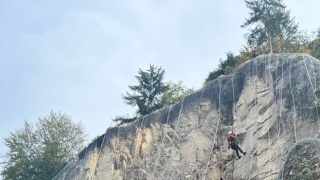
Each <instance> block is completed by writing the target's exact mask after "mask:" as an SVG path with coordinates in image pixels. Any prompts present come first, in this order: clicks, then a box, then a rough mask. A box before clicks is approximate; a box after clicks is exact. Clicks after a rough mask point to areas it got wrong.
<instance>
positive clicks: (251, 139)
mask: <svg viewBox="0 0 320 180" xmlns="http://www.w3.org/2000/svg"><path fill="white" fill-rule="evenodd" d="M250 89H251V62H249V102H251V90H250ZM252 125H253V124H252V107H250V126H252ZM252 141H253V127H251V138H250V152H249V153H250V163H249V168H250V171H249V179H251V165H252V156H251V150H252Z"/></svg>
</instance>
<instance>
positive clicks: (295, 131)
mask: <svg viewBox="0 0 320 180" xmlns="http://www.w3.org/2000/svg"><path fill="white" fill-rule="evenodd" d="M292 61H293V60H291V61H290V69H289V83H290V91H291V96H292V103H293V110H294V114H293V116H294V119H293V126H294V138H295V142H297V130H296V106H295V100H294V95H293V92H292V85H291V64H292Z"/></svg>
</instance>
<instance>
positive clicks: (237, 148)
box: [231, 143, 244, 157]
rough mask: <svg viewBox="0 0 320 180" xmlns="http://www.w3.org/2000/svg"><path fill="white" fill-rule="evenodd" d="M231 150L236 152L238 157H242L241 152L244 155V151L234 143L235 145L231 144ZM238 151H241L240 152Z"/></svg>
mask: <svg viewBox="0 0 320 180" xmlns="http://www.w3.org/2000/svg"><path fill="white" fill-rule="evenodd" d="M231 148H232V149H233V150H235V151H236V153H237V156H238V157H240V155H239V151H240V152H241V153H242V154H244V152H243V151H242V149H241V148H240V147H239V146H238V145H237V144H236V143H234V145H232V144H231ZM238 150H239V151H238Z"/></svg>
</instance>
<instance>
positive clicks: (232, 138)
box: [228, 131, 246, 159]
mask: <svg viewBox="0 0 320 180" xmlns="http://www.w3.org/2000/svg"><path fill="white" fill-rule="evenodd" d="M235 140H236V135H235V134H233V133H232V131H229V137H228V143H229V146H228V149H230V147H231V148H232V149H233V150H235V151H236V153H237V156H238V158H239V159H240V158H241V156H240V155H239V151H240V152H241V153H242V154H243V155H246V152H243V151H242V149H241V148H240V147H239V146H238V145H237V144H236V142H235Z"/></svg>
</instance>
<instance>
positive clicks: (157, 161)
mask: <svg viewBox="0 0 320 180" xmlns="http://www.w3.org/2000/svg"><path fill="white" fill-rule="evenodd" d="M171 107H172V105H170V107H169V110H168V116H167V124H168V122H169V117H170V111H171ZM165 133H166V132H165V130H164V129H163V137H162V140H161V146H160V152H159V153H158V151H157V154H158V155H157V157H158V158H157V159H156V162H155V165H154V168H153V173H152V177H151V179H152V180H153V179H154V174H155V172H156V168H157V166H158V163H159V161H160V156H161V153H162V148H163V142H164V139H165Z"/></svg>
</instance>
